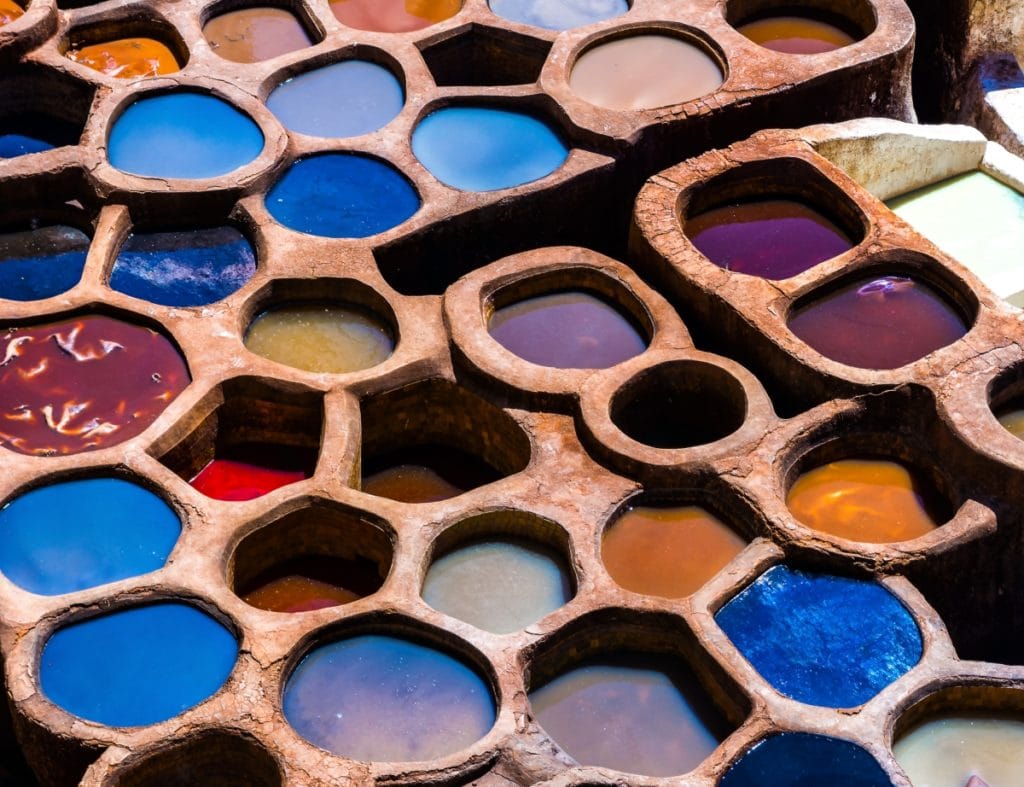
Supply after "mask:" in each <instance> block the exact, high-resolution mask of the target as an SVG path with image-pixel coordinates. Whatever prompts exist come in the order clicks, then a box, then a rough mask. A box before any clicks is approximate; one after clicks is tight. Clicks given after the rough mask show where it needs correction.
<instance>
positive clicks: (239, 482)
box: [189, 459, 308, 502]
mask: <svg viewBox="0 0 1024 787" xmlns="http://www.w3.org/2000/svg"><path fill="white" fill-rule="evenodd" d="M305 478H308V476H307V475H306V473H305V472H304V471H302V470H282V469H278V468H271V467H261V466H259V465H254V464H249V463H248V462H238V461H235V460H232V459H214V460H213V461H212V462H210V463H209V464H208V465H206V467H204V468H203V469H202V470H200V471H199V473H198V475H196V476H195V477H194V478H192V479H191V480H190V481H189V483H190V484H191V485H192V486H193V487H194V488H195V489H197V490H199V491H200V492H202V493H203V494H204V495H206V496H207V497H212V498H213V499H215V500H233V501H236V502H239V501H243V500H254V499H256V498H257V497H263V495H265V494H268V493H270V492H273V491H274V490H275V489H279V488H281V487H282V486H287V485H288V484H294V483H297V482H298V481H302V480H304V479H305Z"/></svg>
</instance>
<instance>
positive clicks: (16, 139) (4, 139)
mask: <svg viewBox="0 0 1024 787" xmlns="http://www.w3.org/2000/svg"><path fill="white" fill-rule="evenodd" d="M53 147H54V145H51V144H50V143H49V142H47V141H46V140H43V139H37V138H36V137H30V136H28V135H26V134H0V158H16V157H17V156H24V155H26V154H28V153H42V152H43V151H44V150H52V149H53Z"/></svg>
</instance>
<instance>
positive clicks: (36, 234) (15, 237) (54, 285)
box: [0, 225, 91, 301]
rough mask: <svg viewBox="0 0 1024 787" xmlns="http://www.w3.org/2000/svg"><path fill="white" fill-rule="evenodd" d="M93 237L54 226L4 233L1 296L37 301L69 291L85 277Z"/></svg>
mask: <svg viewBox="0 0 1024 787" xmlns="http://www.w3.org/2000/svg"><path fill="white" fill-rule="evenodd" d="M90 243H91V241H90V240H89V236H88V235H86V234H85V233H84V232H82V231H81V230H79V229H76V228H74V227H65V226H62V225H53V226H50V227H39V228H36V229H26V230H21V231H16V232H4V233H0V298H7V299H8V300H12V301H34V300H39V299H41V298H49V297H51V296H53V295H59V294H60V293H62V292H67V291H68V290H70V289H71V288H72V287H74V286H75V285H76V284H78V280H79V279H80V278H81V277H82V269H83V268H84V267H85V258H86V255H87V254H88V253H89V244H90Z"/></svg>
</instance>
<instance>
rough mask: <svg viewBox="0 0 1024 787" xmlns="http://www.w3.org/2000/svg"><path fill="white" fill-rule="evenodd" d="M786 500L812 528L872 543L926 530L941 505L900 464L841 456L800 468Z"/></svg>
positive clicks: (932, 525)
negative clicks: (817, 464) (816, 464)
mask: <svg viewBox="0 0 1024 787" xmlns="http://www.w3.org/2000/svg"><path fill="white" fill-rule="evenodd" d="M786 504H787V505H788V506H789V510H790V511H792V512H793V516H794V517H796V518H797V519H798V520H799V521H800V522H802V523H803V524H805V525H807V526H808V527H810V528H812V529H814V530H818V531H821V532H822V533H829V534H831V535H834V536H839V537H840V538H848V539H850V540H852V541H865V542H868V543H875V544H889V543H893V542H897V541H907V540H909V539H911V538H917V537H918V536H923V535H925V534H926V533H929V532H931V531H932V530H934V529H935V528H936V526H937V519H939V518H938V517H936V516H935V514H936V512H937V511H938V510H940V508H941V506H940V503H939V501H938V500H936V495H935V494H934V493H933V492H931V491H930V490H926V489H924V488H923V487H922V485H921V484H920V482H919V481H918V480H917V479H915V478H914V477H913V476H912V475H911V474H910V472H909V471H908V470H907V468H905V467H904V466H903V465H900V464H897V463H895V462H887V461H883V460H868V459H844V460H841V461H838V462H831V463H829V464H827V465H823V466H821V467H817V468H815V469H814V470H811V471H810V472H808V473H805V474H804V475H802V476H800V478H798V479H797V481H796V483H795V484H793V488H792V489H790V490H789V495H788V496H787V498H786ZM941 519H944V517H943V518H941Z"/></svg>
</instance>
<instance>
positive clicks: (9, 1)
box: [0, 0, 25, 27]
mask: <svg viewBox="0 0 1024 787" xmlns="http://www.w3.org/2000/svg"><path fill="white" fill-rule="evenodd" d="M24 15H25V9H24V8H22V7H21V6H20V5H18V4H17V3H15V2H14V0H0V27H2V26H3V25H6V24H10V23H11V22H13V21H14V20H15V19H20V18H21V17H22V16H24Z"/></svg>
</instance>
